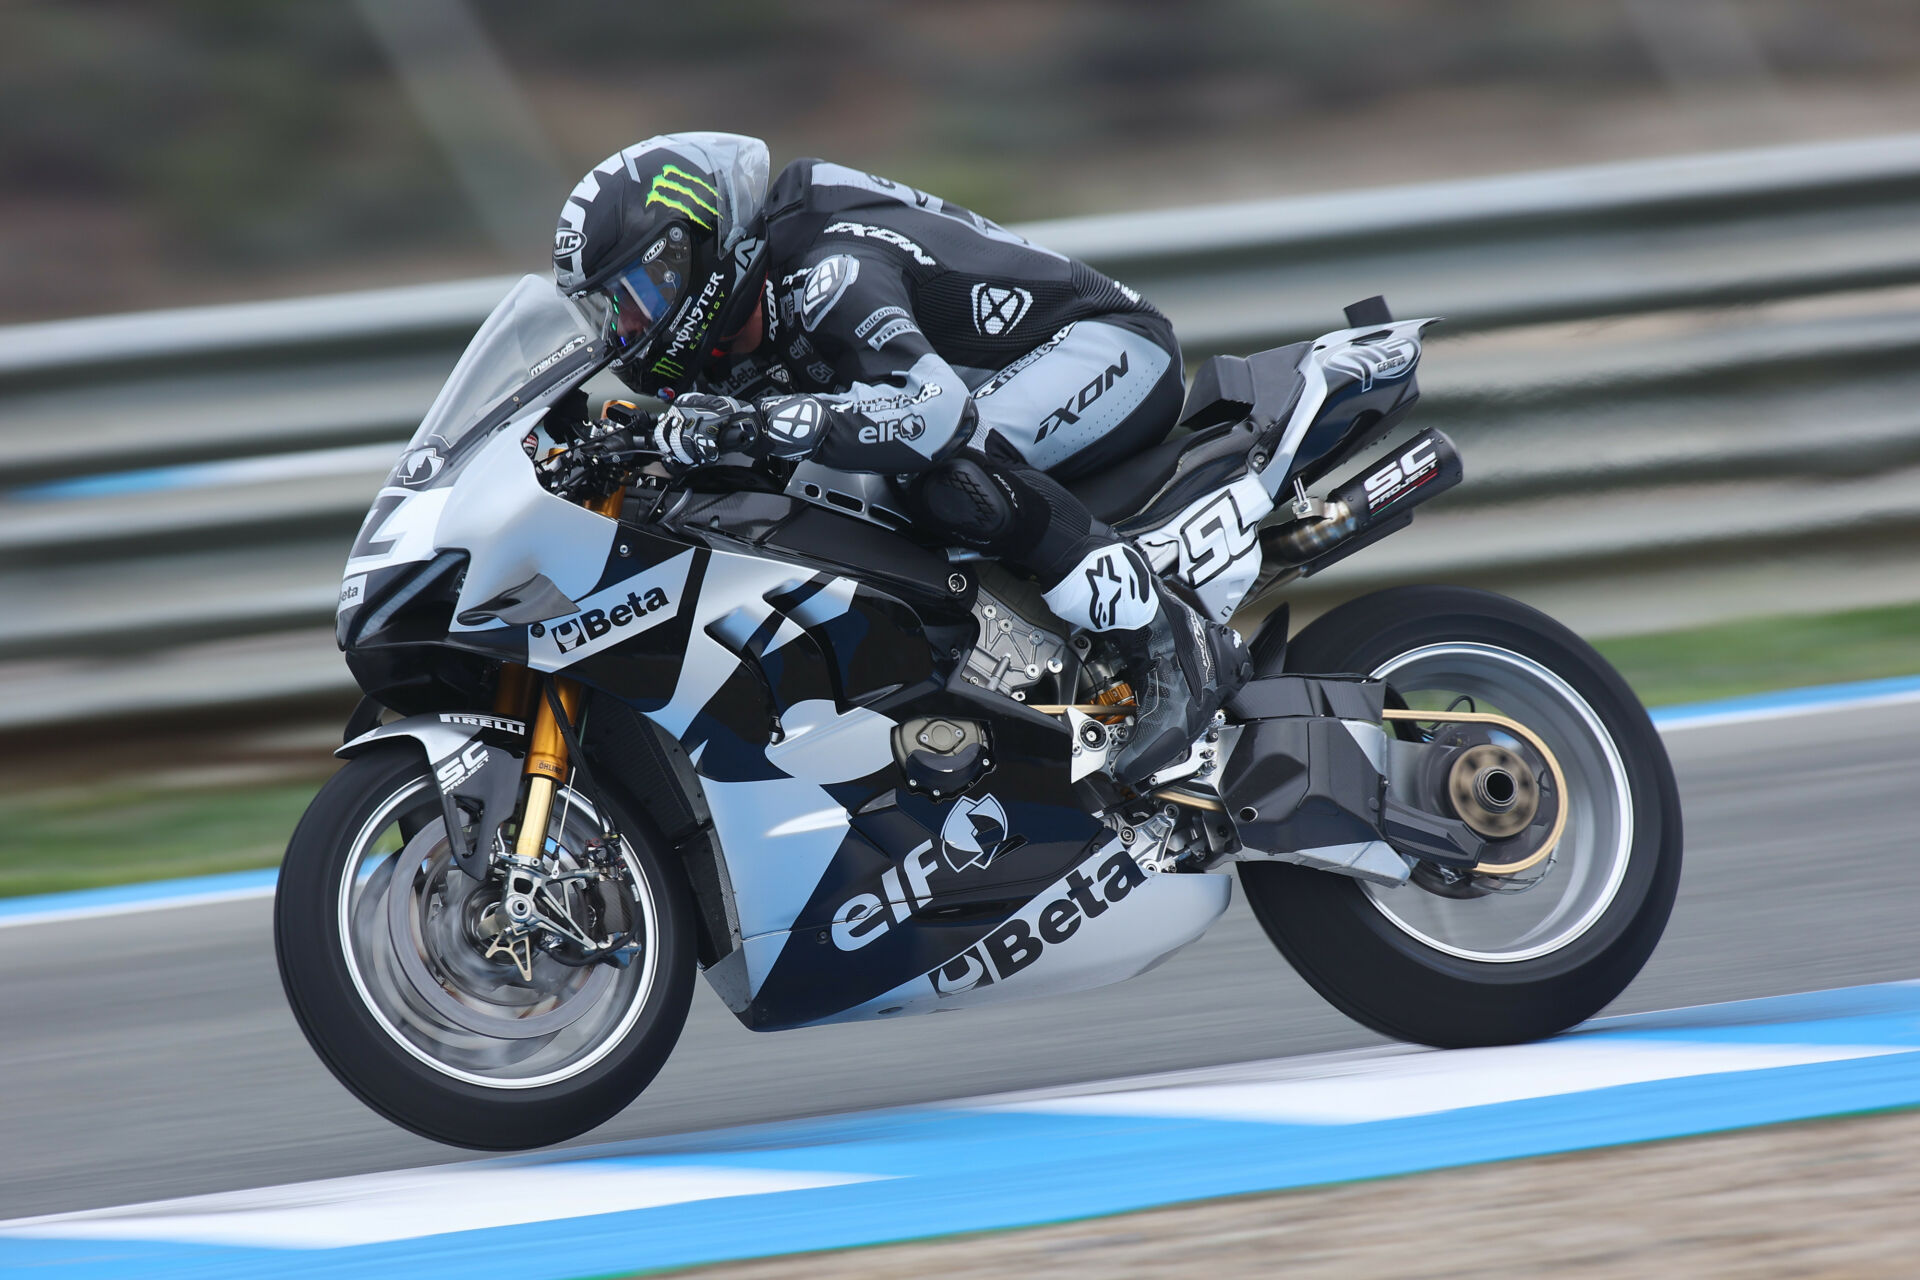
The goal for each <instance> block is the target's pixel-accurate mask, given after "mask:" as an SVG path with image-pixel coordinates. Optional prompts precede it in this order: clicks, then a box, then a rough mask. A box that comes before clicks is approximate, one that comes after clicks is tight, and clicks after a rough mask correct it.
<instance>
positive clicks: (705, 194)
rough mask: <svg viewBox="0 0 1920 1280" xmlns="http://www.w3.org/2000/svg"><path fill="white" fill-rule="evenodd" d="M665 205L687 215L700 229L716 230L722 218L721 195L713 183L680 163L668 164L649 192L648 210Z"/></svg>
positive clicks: (655, 178)
mask: <svg viewBox="0 0 1920 1280" xmlns="http://www.w3.org/2000/svg"><path fill="white" fill-rule="evenodd" d="M656 204H657V205H664V206H665V207H666V208H669V209H673V210H675V211H676V212H679V213H684V214H686V215H687V218H688V220H689V221H691V222H692V223H693V224H694V225H695V226H697V227H705V228H706V229H707V230H708V231H711V230H713V228H714V224H713V219H715V218H717V217H719V216H720V193H719V192H718V191H717V190H715V189H714V186H713V184H712V183H711V182H708V181H707V180H706V179H705V178H703V177H701V176H700V175H699V174H697V173H688V172H687V171H686V170H685V169H682V168H681V167H680V166H679V165H677V164H670V165H667V166H666V167H665V168H663V169H661V170H660V172H659V173H656V174H654V175H653V186H652V187H650V188H649V189H648V191H647V208H649V209H651V208H652V207H653V206H654V205H656Z"/></svg>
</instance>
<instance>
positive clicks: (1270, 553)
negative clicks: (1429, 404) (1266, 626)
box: [1260, 431, 1465, 577]
mask: <svg viewBox="0 0 1920 1280" xmlns="http://www.w3.org/2000/svg"><path fill="white" fill-rule="evenodd" d="M1464 476H1465V471H1464V470H1463V469H1462V467H1461V464H1460V452H1459V450H1457V449H1455V448H1454V447H1453V441H1451V440H1449V439H1447V437H1446V434H1445V433H1444V432H1440V431H1423V432H1421V433H1420V434H1419V435H1417V436H1415V437H1414V438H1413V439H1411V440H1409V441H1407V442H1406V443H1405V444H1403V445H1401V446H1399V447H1398V448H1396V449H1395V450H1394V451H1393V452H1392V453H1391V454H1388V455H1387V456H1386V457H1384V458H1380V459H1378V460H1376V461H1375V462H1374V463H1373V465H1372V466H1370V467H1368V468H1367V469H1366V470H1365V471H1362V472H1361V473H1360V474H1359V475H1358V476H1357V477H1355V478H1354V479H1352V480H1349V481H1347V483H1345V484H1343V485H1341V486H1340V487H1339V488H1338V489H1335V490H1334V491H1333V492H1332V493H1331V494H1330V495H1328V497H1327V498H1326V499H1325V500H1324V501H1322V500H1321V499H1318V498H1301V499H1298V500H1296V501H1295V502H1294V504H1293V511H1294V514H1295V515H1296V516H1297V517H1299V518H1298V519H1295V520H1292V521H1290V522H1288V523H1287V524H1282V525H1273V526H1270V527H1268V528H1266V529H1262V530H1261V531H1260V550H1261V552H1262V553H1263V554H1264V556H1265V557H1266V560H1267V563H1268V564H1270V565H1280V566H1284V567H1287V568H1292V569H1298V570H1299V571H1300V575H1301V576H1302V577H1305V576H1308V575H1311V574H1314V573H1318V572H1319V571H1320V570H1322V569H1324V568H1326V567H1327V566H1328V565H1330V564H1333V563H1334V562H1335V561H1337V560H1343V559H1345V558H1346V557H1347V556H1349V555H1352V554H1353V553H1354V552H1356V551H1358V550H1360V548H1362V547H1364V546H1367V545H1368V544H1369V543H1372V542H1377V541H1378V540H1379V539H1381V538H1384V537H1386V536H1387V535H1388V534H1390V533H1394V532H1397V531H1398V530H1401V529H1404V528H1406V527H1407V525H1409V524H1411V523H1412V522H1413V509H1414V508H1415V507H1417V506H1419V505H1420V504H1421V503H1423V502H1425V501H1426V500H1427V499H1429V498H1432V497H1434V496H1436V495H1438V494H1442V493H1445V492H1446V491H1447V490H1448V489H1451V488H1453V486H1455V485H1457V484H1459V483H1460V481H1461V479H1462V478H1464Z"/></svg>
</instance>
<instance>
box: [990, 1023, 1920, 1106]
mask: <svg viewBox="0 0 1920 1280" xmlns="http://www.w3.org/2000/svg"><path fill="white" fill-rule="evenodd" d="M1910 1052H1914V1051H1913V1050H1911V1049H1908V1048H1903V1047H1899V1046H1890V1045H1831V1044H1822V1045H1797V1044H1781V1045H1748V1044H1740V1045H1735V1044H1701V1043H1688V1042H1675V1041H1665V1040H1639V1041H1631V1040H1604V1041H1602V1040H1595V1039H1582V1038H1578V1037H1576V1038H1571V1039H1566V1040H1549V1041H1545V1042H1543V1043H1538V1044H1523V1045H1512V1046H1507V1047H1503V1048H1496V1049H1451V1050H1446V1051H1444V1052H1443V1051H1439V1050H1416V1051H1411V1052H1407V1051H1389V1052H1379V1051H1370V1052H1367V1053H1365V1054H1364V1055H1363V1054H1331V1055H1316V1056H1315V1058H1314V1059H1311V1060H1303V1059H1280V1060H1277V1061H1275V1062H1273V1063H1254V1064H1245V1065H1243V1066H1242V1067H1240V1068H1237V1069H1229V1070H1228V1071H1226V1072H1221V1071H1217V1070H1216V1071H1212V1072H1205V1073H1200V1074H1201V1075H1202V1079H1201V1080H1200V1081H1198V1082H1193V1083H1187V1082H1184V1081H1182V1080H1181V1077H1180V1076H1178V1075H1176V1076H1171V1077H1162V1081H1163V1082H1162V1083H1159V1084H1155V1085H1150V1086H1149V1087H1145V1088H1133V1089H1119V1090H1112V1091H1105V1092H1098V1093H1090V1092H1087V1090H1088V1089H1089V1088H1099V1087H1100V1086H1097V1085H1095V1086H1086V1085H1082V1086H1079V1087H1078V1089H1077V1090H1076V1091H1075V1092H1074V1093H1073V1094H1067V1093H1064V1092H1063V1093H1061V1094H1059V1095H1056V1096H1052V1097H1043V1098H1028V1099H1025V1100H1008V1101H999V1102H991V1101H989V1102H984V1103H983V1104H981V1105H982V1108H983V1109H986V1110H993V1111H1024V1112H1042V1113H1047V1114H1054V1115H1110V1116H1153V1117H1159V1118H1166V1119H1189V1120H1240V1121H1258V1122H1266V1123H1269V1124H1364V1123H1367V1122H1369V1121H1374V1120H1400V1119H1405V1118H1407V1117H1409V1116H1424V1115H1435V1114H1438V1113H1439V1112H1442V1111H1457V1110H1459V1109H1461V1108H1463V1107H1483V1106H1490V1105H1493V1104H1495V1103H1501V1102H1519V1101H1522V1100H1524V1099H1528V1098H1549V1097H1554V1096H1557V1095H1560V1094H1568V1093H1585V1092H1587V1091H1589V1090H1592V1089H1610V1088H1613V1087H1616V1086H1618V1085H1628V1084H1645V1083H1648V1082H1650V1081H1654V1080H1677V1079H1680V1078H1682V1077H1686V1076H1703V1075H1720V1074H1723V1073H1728V1072H1737V1071H1765V1070H1769V1069H1771V1068H1775V1067H1798V1066H1807V1065H1810V1064H1812V1063H1819V1062H1845V1061H1849V1060H1852V1059H1855V1058H1875V1057H1881V1056H1884V1055H1888V1054H1896V1053H1910ZM1262 1068H1266V1070H1264V1071H1263V1070H1262ZM1182 1074H1185V1073H1182ZM1209 1077H1210V1078H1209ZM1223 1077H1224V1078H1223ZM1263 1077H1264V1078H1263Z"/></svg>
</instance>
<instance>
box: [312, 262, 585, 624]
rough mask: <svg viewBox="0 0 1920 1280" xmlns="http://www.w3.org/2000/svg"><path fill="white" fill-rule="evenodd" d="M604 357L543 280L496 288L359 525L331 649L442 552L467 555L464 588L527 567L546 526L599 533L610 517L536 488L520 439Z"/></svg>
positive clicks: (495, 581) (572, 539)
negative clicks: (499, 293)
mask: <svg viewBox="0 0 1920 1280" xmlns="http://www.w3.org/2000/svg"><path fill="white" fill-rule="evenodd" d="M607 359H608V355H607V352H606V351H605V349H604V347H603V344H601V343H600V342H598V341H596V340H594V339H593V338H592V337H590V336H589V335H588V333H587V332H586V331H585V328H584V321H583V318H582V317H581V315H580V313H579V312H578V311H577V309H575V308H574V306H573V305H572V304H571V303H570V302H569V301H568V300H567V299H566V298H565V297H564V296H562V295H561V294H560V293H559V292H558V291H557V290H556V289H555V288H554V285H553V282H552V281H551V280H547V279H543V278H541V277H539V276H526V277H523V278H522V279H521V280H520V282H519V283H518V284H516V285H515V286H514V287H513V289H512V290H510V291H509V292H508V294H507V296H506V297H505V298H504V299H502V300H501V302H500V304H499V306H497V307H495V308H494V310H493V313H492V314H491V315H489V316H488V317H487V319H486V321H485V322H484V323H482V324H481V326H480V328H479V330H478V331H477V332H476V333H475V334H474V337H473V340H472V341H471V342H470V343H468V345H467V349H466V351H465V353H464V354H463V355H462V356H461V357H460V361H459V363H458V364H456V365H455V366H454V370H453V372H452V374H451V375H450V376H449V377H448V378H447V382H446V385H445V386H444V387H442V388H441V391H440V394H439V395H438V396H437V397H436V398H435V399H434V402H433V405H432V407H430V408H429V409H428V410H427V414H426V416H425V417H424V418H423V419H422V420H421V423H420V426H419V428H418V430H416V431H415V432H414V435H413V438H412V439H411V440H410V441H409V442H408V445H407V448H406V450H405V451H404V452H403V453H402V454H401V456H400V459H399V461H398V462H397V463H396V464H395V466H394V468H393V471H392V473H391V474H389V475H388V477H387V480H386V483H385V484H383V485H382V486H381V488H380V492H379V493H378V494H377V495H376V496H375V498H374V501H373V505H372V507H371V508H370V509H369V510H368V512H367V517H366V519H365V521H364V522H362V524H361V527H360V532H359V535H358V536H357V537H356V538H355V539H354V543H353V548H352V550H351V551H350V552H349V553H348V557H347V564H346V570H345V573H344V574H343V577H342V582H341V588H340V600H339V606H338V610H337V612H336V614H335V638H336V640H337V641H338V642H339V644H340V646H341V648H343V649H346V648H349V647H350V646H352V645H353V644H355V643H358V642H361V638H362V637H363V636H364V634H365V633H366V632H367V631H368V628H367V626H366V622H367V620H368V618H369V616H370V614H371V613H372V612H374V611H376V610H378V609H380V607H381V606H382V604H383V602H386V601H389V600H391V599H392V598H393V597H394V596H395V594H396V593H398V592H400V591H403V590H405V589H406V587H407V585H408V584H417V583H418V581H419V579H420V577H421V575H422V574H423V573H424V572H425V567H426V566H428V565H430V564H431V563H433V562H434V561H435V560H436V557H438V556H440V555H441V554H442V553H443V552H447V551H449V550H457V551H460V552H462V553H464V554H465V555H466V556H467V564H466V566H465V568H464V572H463V575H462V585H461V587H460V590H461V593H462V595H463V596H465V595H467V594H468V592H469V591H470V590H471V589H473V588H475V587H476V586H479V587H484V586H487V585H489V584H491V585H493V586H494V588H495V590H496V591H497V590H498V589H500V588H503V587H506V586H510V585H512V584H511V583H504V582H501V581H500V579H501V578H502V577H503V576H511V575H512V574H513V573H515V572H517V571H520V570H521V569H525V573H523V575H522V579H521V580H524V579H525V577H526V576H528V575H530V574H531V573H533V572H536V571H537V570H536V569H533V568H530V567H528V566H527V564H526V561H527V558H528V556H527V553H529V552H531V551H533V550H534V548H532V547H530V546H526V545H522V544H523V543H525V542H527V541H528V540H529V538H530V537H538V536H539V535H543V534H544V535H547V536H549V537H551V536H552V535H553V534H554V532H555V529H556V526H564V527H565V528H567V529H571V530H575V531H576V532H575V533H574V534H573V535H572V536H568V537H562V538H560V539H559V540H558V541H557V543H556V544H555V545H559V546H570V545H574V544H575V543H577V542H578V541H579V536H580V535H579V534H578V532H577V531H578V530H580V529H583V528H584V529H589V530H592V531H593V532H594V534H595V537H594V538H593V539H592V540H593V541H607V540H610V539H611V537H612V529H613V522H612V521H610V520H607V519H605V518H604V517H601V516H596V515H594V514H593V513H592V512H589V511H585V510H584V509H582V508H580V507H578V506H575V505H574V504H572V503H570V502H566V501H564V500H562V499H560V498H556V497H554V496H553V495H551V494H549V493H547V492H546V491H545V490H544V489H542V488H541V487H540V484H539V481H538V479H537V478H536V477H535V475H534V473H533V468H532V464H531V462H530V460H529V459H528V457H527V456H526V453H525V451H524V450H523V449H522V448H521V445H520V441H521V439H522V438H523V437H524V436H525V435H526V434H527V433H528V432H529V431H532V430H535V429H536V428H538V426H539V424H540V421H541V419H542V418H543V417H544V415H545V413H546V411H547V409H548V408H549V407H550V406H551V405H552V404H553V403H554V402H555V401H557V400H559V399H560V398H561V397H562V396H564V395H566V394H567V393H568V392H570V391H572V390H573V389H574V388H575V387H577V386H579V385H580V384H581V383H583V382H585V381H586V380H587V379H588V378H589V377H591V376H592V375H593V374H594V373H595V372H597V371H598V370H599V369H601V368H602V367H604V366H605V364H606V362H607ZM489 508H491V512H490V510H489ZM510 514H517V515H518V517H519V520H518V522H517V523H513V524H512V525H511V527H509V526H508V525H507V524H503V523H502V522H501V521H500V520H498V519H495V518H494V517H495V516H507V515H510ZM529 519H531V524H532V527H531V528H529V527H528V522H529ZM443 525H447V526H448V527H446V528H443ZM563 576H565V575H563ZM575 576H577V575H575ZM586 585H587V587H589V588H590V587H591V585H592V584H591V582H588V583H587V584H586ZM442 589H443V590H444V585H443V588H442Z"/></svg>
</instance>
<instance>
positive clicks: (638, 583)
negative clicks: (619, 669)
mask: <svg viewBox="0 0 1920 1280" xmlns="http://www.w3.org/2000/svg"><path fill="white" fill-rule="evenodd" d="M693 556H694V553H693V552H692V551H683V552H681V553H680V554H679V555H677V556H675V557H673V559H671V560H667V561H663V562H662V563H660V564H657V565H655V566H654V567H653V568H651V569H648V570H647V571H646V572H644V573H642V574H639V575H638V576H636V577H631V578H628V579H627V580H626V581H624V582H616V583H615V584H614V585H612V586H610V587H608V588H606V589H605V590H603V591H597V592H595V593H594V594H592V595H590V596H588V597H587V598H586V599H584V600H581V601H579V602H578V608H579V610H580V611H579V612H578V613H576V614H574V615H573V616H572V617H570V618H564V619H562V620H561V621H559V622H550V623H546V624H544V625H542V624H540V623H537V622H536V623H535V624H533V626H531V627H529V628H528V629H527V661H528V662H529V663H531V664H532V665H534V666H536V667H542V668H544V669H546V670H552V669H553V668H555V667H563V666H566V665H567V664H568V663H570V662H578V661H579V660H580V659H582V658H585V657H589V656H591V655H592V654H595V653H598V652H599V651H600V650H602V649H610V648H612V647H613V646H614V645H617V644H619V643H621V642H622V641H624V640H629V639H632V638H633V637H634V636H637V635H639V634H640V633H641V632H642V631H646V630H648V629H650V628H652V627H655V626H658V625H659V624H660V623H662V622H665V621H667V620H668V619H669V618H672V617H675V616H677V615H678V613H679V608H680V601H681V597H682V594H683V593H684V592H685V590H686V585H687V574H688V572H689V571H690V570H691V568H692V565H693Z"/></svg>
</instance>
